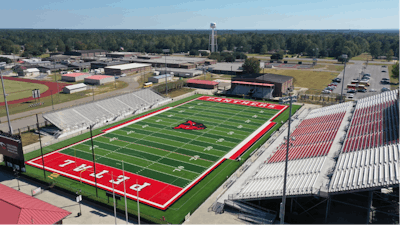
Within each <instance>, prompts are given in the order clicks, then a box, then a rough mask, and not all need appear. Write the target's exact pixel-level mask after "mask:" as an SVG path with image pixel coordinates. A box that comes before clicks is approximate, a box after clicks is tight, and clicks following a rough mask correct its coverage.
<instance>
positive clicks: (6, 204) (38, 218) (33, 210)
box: [0, 184, 71, 224]
mask: <svg viewBox="0 0 400 225" xmlns="http://www.w3.org/2000/svg"><path fill="white" fill-rule="evenodd" d="M0 209H1V215H3V216H0V224H32V223H33V224H55V223H57V222H58V221H60V220H62V219H64V218H65V217H67V216H68V215H70V214H71V213H70V212H68V211H66V210H64V209H60V208H58V207H56V206H53V205H51V204H49V203H47V202H44V201H42V200H39V199H36V198H34V197H31V196H29V195H26V194H24V193H22V192H19V191H17V190H14V189H12V188H10V187H7V186H5V185H3V184H0ZM4 215H7V216H4Z"/></svg>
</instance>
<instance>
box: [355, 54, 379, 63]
mask: <svg viewBox="0 0 400 225" xmlns="http://www.w3.org/2000/svg"><path fill="white" fill-rule="evenodd" d="M367 59H368V61H369V62H371V61H372V62H387V60H384V59H372V56H371V55H370V54H369V53H362V54H360V55H358V56H355V57H353V58H351V59H350V60H360V61H367Z"/></svg>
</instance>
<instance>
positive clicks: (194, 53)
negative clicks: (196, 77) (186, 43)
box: [189, 49, 199, 56]
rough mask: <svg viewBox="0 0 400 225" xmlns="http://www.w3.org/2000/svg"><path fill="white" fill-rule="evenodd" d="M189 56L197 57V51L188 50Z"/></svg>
mask: <svg viewBox="0 0 400 225" xmlns="http://www.w3.org/2000/svg"><path fill="white" fill-rule="evenodd" d="M189 55H194V56H196V55H199V51H197V50H196V49H192V50H190V52H189Z"/></svg>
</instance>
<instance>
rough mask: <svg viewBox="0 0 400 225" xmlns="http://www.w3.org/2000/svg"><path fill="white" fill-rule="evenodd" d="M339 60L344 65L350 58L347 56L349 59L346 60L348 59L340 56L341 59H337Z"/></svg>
mask: <svg viewBox="0 0 400 225" xmlns="http://www.w3.org/2000/svg"><path fill="white" fill-rule="evenodd" d="M337 60H338V62H341V63H342V64H343V63H345V62H348V61H349V57H348V56H347V58H346V57H342V56H339V57H338V58H337Z"/></svg>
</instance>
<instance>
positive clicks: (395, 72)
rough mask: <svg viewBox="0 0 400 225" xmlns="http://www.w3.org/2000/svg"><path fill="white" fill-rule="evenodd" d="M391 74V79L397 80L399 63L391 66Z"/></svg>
mask: <svg viewBox="0 0 400 225" xmlns="http://www.w3.org/2000/svg"><path fill="white" fill-rule="evenodd" d="M392 74H393V75H392V76H393V77H396V78H399V62H397V63H396V64H394V65H393V68H392Z"/></svg>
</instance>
